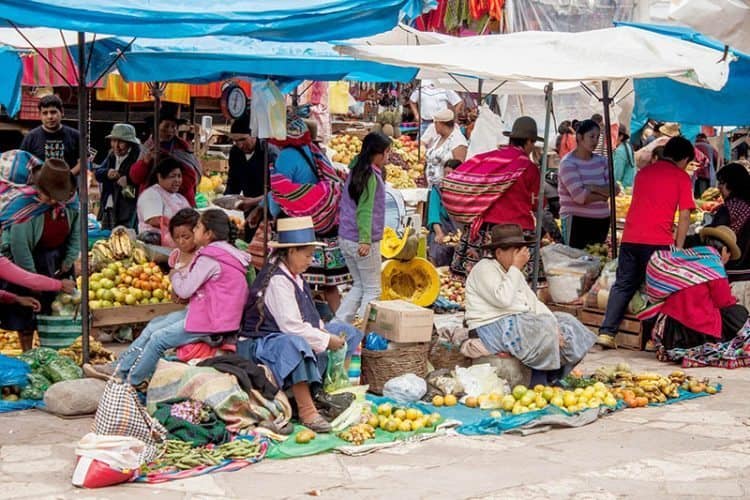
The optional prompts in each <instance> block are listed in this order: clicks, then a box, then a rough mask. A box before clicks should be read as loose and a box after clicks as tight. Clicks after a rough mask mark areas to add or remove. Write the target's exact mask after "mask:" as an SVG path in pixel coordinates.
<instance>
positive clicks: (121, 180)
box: [96, 123, 141, 229]
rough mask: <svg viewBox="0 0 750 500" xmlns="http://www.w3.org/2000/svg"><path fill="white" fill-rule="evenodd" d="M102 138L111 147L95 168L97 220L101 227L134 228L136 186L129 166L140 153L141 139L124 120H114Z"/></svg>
mask: <svg viewBox="0 0 750 500" xmlns="http://www.w3.org/2000/svg"><path fill="white" fill-rule="evenodd" d="M106 138H107V139H109V141H110V144H111V146H112V149H111V150H110V151H109V154H108V155H107V158H105V159H104V161H103V162H102V164H101V165H100V166H99V168H97V169H96V180H97V181H99V182H100V183H101V184H102V193H101V206H100V208H99V220H100V221H101V223H102V227H103V228H104V229H112V228H114V227H117V226H125V227H128V228H135V227H136V215H135V214H136V193H137V192H138V187H137V186H136V184H135V183H134V182H133V181H132V180H131V179H130V167H132V166H133V164H134V163H135V162H136V161H137V160H138V157H139V156H140V154H141V146H140V144H141V143H140V141H139V140H138V138H137V137H136V134H135V128H134V127H133V126H132V125H129V124H127V123H116V124H115V126H114V127H112V133H110V134H109V135H108V136H107V137H106Z"/></svg>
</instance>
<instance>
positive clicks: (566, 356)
mask: <svg viewBox="0 0 750 500" xmlns="http://www.w3.org/2000/svg"><path fill="white" fill-rule="evenodd" d="M489 236H490V241H489V243H487V244H486V245H484V246H483V250H486V251H488V252H491V254H490V256H488V257H486V258H484V259H482V260H480V261H479V262H477V263H476V265H475V266H474V267H473V268H472V270H471V273H470V274H469V277H468V279H467V280H466V322H467V324H468V326H469V328H470V333H476V335H477V336H478V337H479V338H480V339H481V340H482V343H483V344H484V346H485V347H486V349H487V350H488V351H489V352H491V353H493V354H495V353H508V354H510V355H511V356H513V357H515V358H517V359H518V360H519V361H520V362H521V363H523V364H524V365H526V366H528V367H529V368H531V369H532V379H531V383H532V384H548V383H554V382H556V381H558V380H560V379H562V378H563V377H565V376H566V375H567V374H568V373H570V371H571V370H572V369H573V367H575V365H576V364H578V363H579V362H580V361H581V360H582V359H583V357H584V356H585V355H586V353H587V352H588V350H589V349H590V348H591V346H592V345H594V342H595V341H596V337H595V336H594V334H593V333H592V332H591V331H590V330H589V329H588V328H586V327H585V326H584V325H583V324H582V323H581V322H580V321H578V320H577V319H576V318H574V317H573V316H571V315H570V314H566V313H552V312H551V311H550V310H549V309H547V306H545V305H544V304H543V303H542V302H541V301H540V300H539V299H538V298H537V296H536V294H535V293H534V292H533V291H532V290H531V288H530V287H529V285H528V284H527V283H526V277H525V275H524V273H523V270H524V268H525V267H526V264H527V263H528V261H529V249H528V247H529V245H531V244H533V240H531V239H529V238H527V237H524V234H523V229H522V228H521V226H519V225H517V224H498V225H496V226H493V227H492V229H491V231H490V234H489Z"/></svg>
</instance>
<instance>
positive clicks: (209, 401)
mask: <svg viewBox="0 0 750 500" xmlns="http://www.w3.org/2000/svg"><path fill="white" fill-rule="evenodd" d="M178 398H181V399H192V400H195V401H202V402H203V403H205V404H206V405H208V406H209V407H211V409H212V410H213V411H214V412H216V415H217V416H218V417H219V418H220V419H222V420H223V421H224V422H225V424H226V427H227V430H228V431H230V432H242V431H245V430H248V429H252V428H255V427H256V426H260V427H259V428H258V429H256V431H257V432H259V433H261V434H263V433H266V434H268V433H269V432H270V433H275V432H278V430H279V429H281V428H283V427H284V426H285V425H286V424H287V423H288V422H289V420H290V419H291V417H292V409H291V406H290V404H289V401H288V400H287V398H286V396H285V395H284V393H283V392H277V393H276V394H275V395H274V399H272V400H271V399H266V398H264V397H263V395H262V394H261V393H260V391H259V390H257V389H255V388H253V389H252V390H251V391H249V392H245V391H244V390H242V388H241V387H240V386H239V384H238V382H237V379H236V377H234V376H233V375H230V374H227V373H221V372H219V371H217V370H215V369H214V368H209V367H194V366H188V365H185V364H183V363H176V362H169V361H165V360H160V361H159V364H158V365H157V367H156V372H155V373H154V375H153V377H152V378H151V382H150V384H149V388H148V399H147V406H148V409H149V412H151V413H153V412H154V411H156V405H157V404H158V403H164V402H167V401H171V400H174V399H178Z"/></svg>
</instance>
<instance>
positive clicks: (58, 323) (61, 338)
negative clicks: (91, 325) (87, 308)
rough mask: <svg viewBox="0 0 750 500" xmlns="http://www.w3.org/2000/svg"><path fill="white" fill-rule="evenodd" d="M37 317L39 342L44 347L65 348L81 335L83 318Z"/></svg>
mask: <svg viewBox="0 0 750 500" xmlns="http://www.w3.org/2000/svg"><path fill="white" fill-rule="evenodd" d="M36 319H37V331H38V334H39V344H40V345H41V346H42V347H51V348H52V349H65V348H66V347H69V346H70V345H71V344H72V343H73V342H75V340H76V339H77V338H78V337H80V336H81V331H82V330H81V329H82V328H83V325H82V323H83V322H82V321H81V318H76V319H74V318H71V317H69V316H42V315H38V316H37V317H36Z"/></svg>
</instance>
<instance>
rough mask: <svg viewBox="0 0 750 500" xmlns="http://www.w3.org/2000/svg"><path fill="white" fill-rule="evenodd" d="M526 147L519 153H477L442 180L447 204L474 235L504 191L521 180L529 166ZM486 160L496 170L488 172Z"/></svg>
mask: <svg viewBox="0 0 750 500" xmlns="http://www.w3.org/2000/svg"><path fill="white" fill-rule="evenodd" d="M522 157H524V158H525V155H524V153H523V151H522V150H520V149H519V154H518V156H516V157H513V158H509V159H502V158H497V152H496V151H491V152H489V153H485V154H481V155H477V156H475V157H474V158H472V159H470V160H469V161H467V162H466V163H464V164H463V165H461V166H460V167H458V168H457V169H456V170H454V171H453V172H452V173H451V174H449V175H447V176H446V177H445V178H444V179H443V182H442V186H441V192H442V196H443V205H445V208H446V210H447V211H448V213H449V214H450V215H451V216H452V217H453V219H454V220H455V221H456V222H458V223H460V224H467V225H470V227H471V234H470V237H471V238H472V239H476V237H477V236H478V235H479V229H480V228H481V227H482V224H483V223H484V215H485V213H487V211H488V210H489V209H490V208H491V207H492V206H493V205H494V204H495V203H496V202H497V201H498V200H499V199H500V198H502V196H503V194H505V192H506V191H507V190H508V189H509V188H510V187H511V186H512V185H513V184H515V182H516V181H517V180H518V178H519V177H521V175H523V173H524V172H525V171H526V168H527V167H528V166H529V163H530V162H528V161H516V160H518V159H519V158H522ZM486 161H491V162H492V164H493V169H492V172H486V171H485V170H487V166H486V165H485V162H486Z"/></svg>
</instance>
